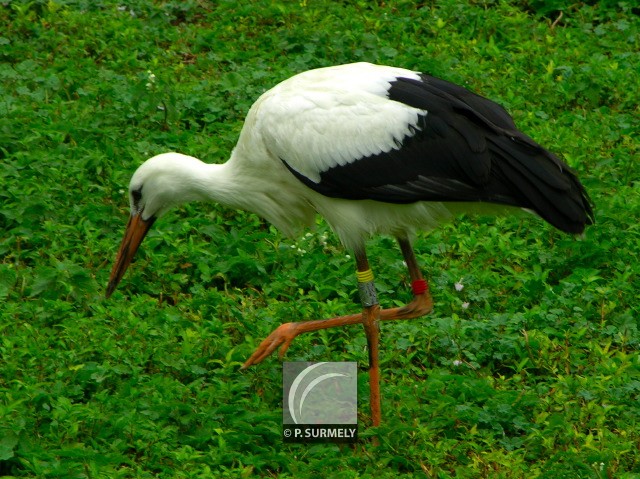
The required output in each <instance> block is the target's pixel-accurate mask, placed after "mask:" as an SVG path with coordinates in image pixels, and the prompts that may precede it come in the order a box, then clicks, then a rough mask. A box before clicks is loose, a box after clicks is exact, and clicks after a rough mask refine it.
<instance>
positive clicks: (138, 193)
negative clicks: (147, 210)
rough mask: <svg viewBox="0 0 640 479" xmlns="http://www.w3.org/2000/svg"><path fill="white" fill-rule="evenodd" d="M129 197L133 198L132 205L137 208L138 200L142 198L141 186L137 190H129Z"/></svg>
mask: <svg viewBox="0 0 640 479" xmlns="http://www.w3.org/2000/svg"><path fill="white" fill-rule="evenodd" d="M131 199H132V200H133V206H134V208H135V209H136V210H137V209H138V206H139V205H140V200H142V187H140V188H138V189H137V190H131Z"/></svg>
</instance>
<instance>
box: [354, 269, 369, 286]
mask: <svg viewBox="0 0 640 479" xmlns="http://www.w3.org/2000/svg"><path fill="white" fill-rule="evenodd" d="M356 277H357V278H358V283H368V282H369V281H373V271H371V270H370V269H368V270H366V271H356Z"/></svg>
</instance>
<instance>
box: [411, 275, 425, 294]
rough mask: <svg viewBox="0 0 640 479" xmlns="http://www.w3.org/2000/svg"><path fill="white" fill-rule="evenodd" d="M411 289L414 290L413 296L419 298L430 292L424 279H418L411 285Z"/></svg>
mask: <svg viewBox="0 0 640 479" xmlns="http://www.w3.org/2000/svg"><path fill="white" fill-rule="evenodd" d="M411 289H412V290H413V294H414V295H416V296H417V295H419V294H422V293H424V292H425V291H426V290H428V289H429V285H428V284H427V282H426V281H425V280H424V279H417V280H415V281H414V282H412V283H411Z"/></svg>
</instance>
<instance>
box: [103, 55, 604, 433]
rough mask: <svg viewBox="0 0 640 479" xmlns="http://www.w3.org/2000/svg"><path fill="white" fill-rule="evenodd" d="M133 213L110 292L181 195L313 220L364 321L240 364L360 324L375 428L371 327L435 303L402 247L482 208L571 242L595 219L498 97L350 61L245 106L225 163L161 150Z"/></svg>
mask: <svg viewBox="0 0 640 479" xmlns="http://www.w3.org/2000/svg"><path fill="white" fill-rule="evenodd" d="M129 201H130V205H131V216H130V218H129V222H128V224H127V228H126V231H125V234H124V238H123V240H122V244H121V246H120V249H119V251H118V255H117V258H116V262H115V264H114V266H113V270H112V271H111V276H110V279H109V284H108V287H107V297H109V296H110V295H111V294H112V293H113V291H114V290H115V288H116V287H117V285H118V283H119V282H120V280H121V278H122V276H123V275H124V273H125V271H126V269H127V267H128V266H129V264H130V262H131V260H132V259H133V256H134V255H135V253H136V250H137V249H138V246H139V245H140V243H141V242H142V240H143V239H144V237H145V234H146V233H147V231H148V230H149V228H150V227H151V225H152V224H153V222H154V221H155V220H156V219H157V218H159V217H160V216H162V215H163V214H164V213H165V212H166V211H167V210H169V209H170V208H172V207H174V206H177V205H179V204H181V203H185V202H188V201H216V202H218V203H221V204H224V205H227V206H229V207H231V208H236V209H244V210H248V211H251V212H254V213H257V214H258V215H260V216H262V217H264V218H266V219H267V220H268V221H270V222H271V223H273V224H274V225H275V226H276V227H277V228H278V229H280V230H281V231H282V232H283V233H284V234H286V235H288V236H295V235H296V234H298V233H299V232H300V230H301V229H303V228H305V227H308V226H311V225H312V224H313V223H314V217H315V215H316V214H320V215H321V216H322V217H324V218H325V220H326V221H327V222H328V223H329V225H330V226H331V228H332V229H333V230H334V231H335V232H336V234H337V235H338V237H339V238H340V240H341V241H342V243H343V244H344V246H345V247H346V248H348V249H350V250H352V251H353V253H354V256H355V259H356V265H357V278H358V287H359V291H360V296H361V300H362V305H363V311H362V313H358V314H353V315H350V316H343V317H338V318H332V319H327V320H317V321H303V322H296V323H287V324H283V325H281V326H280V327H279V328H277V329H276V330H275V331H274V332H272V333H271V335H270V336H269V337H268V338H267V339H265V340H264V341H263V342H262V344H260V346H259V347H258V349H257V350H256V352H255V353H254V354H253V355H252V356H251V357H250V358H249V359H248V360H247V362H246V363H245V364H244V367H248V366H250V365H253V364H256V363H259V362H260V361H262V360H263V359H264V358H265V357H267V356H268V355H270V354H271V353H272V352H273V351H274V350H275V349H277V348H278V347H280V348H281V349H280V356H282V355H283V354H284V352H285V351H286V349H287V348H288V346H289V344H290V343H291V341H292V340H293V339H294V338H295V337H296V336H297V335H299V334H301V333H304V332H308V331H314V330H318V329H324V328H329V327H333V326H341V325H346V324H355V323H362V324H363V325H364V328H365V332H366V335H367V341H368V346H369V360H370V365H369V367H370V378H369V379H370V389H371V408H372V422H373V424H374V425H377V424H379V423H380V417H381V411H380V393H379V366H378V321H379V320H391V319H410V318H415V317H418V316H422V315H424V314H427V313H429V312H430V311H431V310H432V308H433V302H432V299H431V295H430V293H429V288H428V285H427V283H426V281H425V280H424V279H423V277H422V275H421V273H420V270H419V268H418V264H417V261H416V258H415V255H414V252H413V249H412V247H411V243H410V239H411V237H412V235H413V233H414V231H416V230H417V229H422V230H428V229H430V228H433V227H435V226H436V225H437V224H438V223H439V222H441V221H443V220H447V219H449V218H451V217H452V216H454V215H456V214H458V213H460V212H464V211H473V210H475V209H476V206H477V205H478V202H485V203H493V204H495V205H497V206H498V209H506V208H513V207H517V208H521V209H524V210H526V211H529V212H533V213H535V214H537V215H538V216H540V217H542V218H543V219H544V220H546V221H547V222H549V223H551V224H552V225H553V226H555V227H556V228H558V229H560V230H562V231H565V232H568V233H574V234H578V233H581V232H582V231H583V230H584V228H585V225H587V224H591V223H592V222H593V211H592V207H591V201H590V199H589V197H588V195H587V193H586V191H585V189H584V187H583V186H582V184H581V183H580V181H579V180H578V179H577V177H576V175H575V173H574V172H573V171H572V170H571V169H570V168H569V167H568V166H567V165H566V164H565V163H564V162H562V161H561V160H560V159H559V158H558V157H556V156H555V155H554V154H552V153H550V152H549V151H547V150H546V149H544V148H543V147H542V146H540V145H538V144H537V143H536V142H534V141H533V140H532V139H531V138H529V137H528V136H527V135H525V134H524V133H522V132H520V131H519V130H518V129H517V128H516V126H515V124H514V122H513V120H512V119H511V117H510V116H509V115H508V114H507V112H506V111H505V110H504V109H503V108H502V107H500V106H499V105H497V104H496V103H494V102H492V101H490V100H488V99H486V98H483V97H481V96H478V95H476V94H474V93H471V92H470V91H468V90H466V89H465V88H463V87H461V86H458V85H455V84H452V83H449V82H447V81H444V80H440V79H438V78H434V77H432V76H429V75H426V74H423V73H419V72H415V71H410V70H405V69H402V68H393V67H389V66H380V65H372V64H368V63H355V64H349V65H341V66H333V67H328V68H321V69H317V70H311V71H307V72H304V73H300V74H298V75H295V76H293V77H292V78H289V79H288V80H285V81H283V82H282V83H280V84H279V85H277V86H276V87H274V88H272V89H271V90H269V91H267V92H266V93H264V94H263V95H262V96H261V97H260V98H259V99H258V100H257V101H256V102H255V103H254V105H253V106H252V107H251V109H250V111H249V113H248V115H247V118H246V121H245V124H244V127H243V129H242V132H241V133H240V138H239V140H238V144H237V145H236V147H235V149H234V150H233V152H232V153H231V158H230V159H229V160H228V161H227V162H226V163H224V164H207V163H203V162H202V161H200V160H198V159H196V158H193V157H190V156H185V155H181V154H179V153H165V154H161V155H158V156H155V157H153V158H151V159H149V160H147V161H146V162H145V163H143V164H142V165H141V166H140V167H139V168H138V169H137V170H136V172H135V173H134V175H133V177H132V178H131V183H130V185H129ZM374 234H387V235H393V236H394V237H395V238H397V240H398V243H399V245H400V249H401V251H402V255H403V256H404V260H405V262H406V264H407V267H408V271H409V275H410V278H411V281H412V289H413V294H414V299H413V301H412V302H411V303H409V304H408V305H407V306H405V307H401V308H394V309H386V310H385V309H380V308H379V306H378V300H377V298H376V292H375V287H374V283H373V274H372V272H371V270H370V269H369V263H368V260H367V256H366V253H365V242H366V240H367V238H369V237H370V236H371V235H374Z"/></svg>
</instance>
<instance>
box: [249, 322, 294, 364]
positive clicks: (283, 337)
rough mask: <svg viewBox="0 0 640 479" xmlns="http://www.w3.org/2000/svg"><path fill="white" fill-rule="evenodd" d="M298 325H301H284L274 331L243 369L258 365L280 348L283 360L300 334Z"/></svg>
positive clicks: (279, 355)
mask: <svg viewBox="0 0 640 479" xmlns="http://www.w3.org/2000/svg"><path fill="white" fill-rule="evenodd" d="M298 324H300V323H284V324H281V325H280V326H278V327H277V328H276V329H275V330H273V331H272V332H271V334H270V335H269V336H267V338H266V339H265V340H264V341H262V342H261V343H260V346H258V348H257V349H256V350H255V351H254V353H253V354H252V355H251V357H250V358H249V359H247V360H246V361H245V363H244V364H243V365H242V369H247V368H248V367H249V366H253V365H254V364H258V363H259V362H261V361H262V360H263V359H265V358H266V357H267V356H269V355H270V354H271V353H273V352H274V351H275V350H276V349H277V348H278V347H280V351H279V352H278V357H279V358H280V359H282V357H283V356H284V353H286V352H287V349H289V345H290V344H291V341H293V340H294V338H295V337H296V336H298V334H299V332H298V328H297V325H298Z"/></svg>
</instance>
